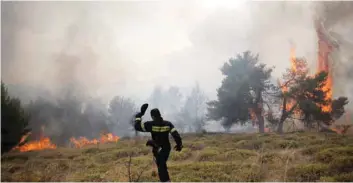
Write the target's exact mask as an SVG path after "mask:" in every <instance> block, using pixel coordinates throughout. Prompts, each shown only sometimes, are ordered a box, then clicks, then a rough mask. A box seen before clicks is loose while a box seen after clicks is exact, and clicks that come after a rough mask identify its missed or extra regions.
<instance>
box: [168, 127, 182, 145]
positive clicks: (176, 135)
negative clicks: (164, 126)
mask: <svg viewBox="0 0 353 183" xmlns="http://www.w3.org/2000/svg"><path fill="white" fill-rule="evenodd" d="M170 134H171V135H172V137H173V139H174V141H175V143H176V146H175V148H176V149H177V150H178V151H180V150H181V149H182V147H183V142H182V140H181V137H180V134H179V132H178V131H177V130H176V128H175V127H174V125H173V124H172V123H170Z"/></svg>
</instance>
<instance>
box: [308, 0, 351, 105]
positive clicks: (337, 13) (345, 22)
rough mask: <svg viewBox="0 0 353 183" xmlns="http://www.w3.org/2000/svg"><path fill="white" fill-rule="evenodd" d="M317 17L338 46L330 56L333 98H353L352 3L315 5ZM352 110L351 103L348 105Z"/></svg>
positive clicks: (321, 3)
mask: <svg viewBox="0 0 353 183" xmlns="http://www.w3.org/2000/svg"><path fill="white" fill-rule="evenodd" d="M315 5H316V10H317V11H316V12H317V16H318V17H320V18H321V19H322V21H323V25H324V26H325V29H326V30H327V32H328V34H329V35H330V38H331V39H332V40H333V41H335V43H336V44H337V45H338V48H337V49H336V51H335V52H334V53H333V54H332V55H331V59H332V71H333V77H334V78H333V79H334V89H333V92H334V96H335V97H338V96H347V97H348V99H351V98H353V84H352V82H351V80H352V71H353V64H352V60H353V53H352V51H351V50H352V49H353V36H352V35H353V31H352V27H353V2H348V1H347V2H320V3H316V4H315ZM348 106H349V107H348V110H353V103H351V102H350V103H349V104H348Z"/></svg>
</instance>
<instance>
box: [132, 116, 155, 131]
mask: <svg viewBox="0 0 353 183" xmlns="http://www.w3.org/2000/svg"><path fill="white" fill-rule="evenodd" d="M134 128H135V130H136V131H139V132H151V129H152V127H151V124H150V122H148V121H147V122H142V118H141V117H135V125H134Z"/></svg>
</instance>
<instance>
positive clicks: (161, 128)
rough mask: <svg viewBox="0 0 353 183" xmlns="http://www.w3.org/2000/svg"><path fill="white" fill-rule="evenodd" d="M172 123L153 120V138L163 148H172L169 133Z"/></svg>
mask: <svg viewBox="0 0 353 183" xmlns="http://www.w3.org/2000/svg"><path fill="white" fill-rule="evenodd" d="M170 130H171V125H170V122H169V121H165V120H163V121H153V122H152V131H151V134H152V139H153V140H154V141H155V142H156V143H157V145H159V146H161V147H162V148H170V142H169V133H170Z"/></svg>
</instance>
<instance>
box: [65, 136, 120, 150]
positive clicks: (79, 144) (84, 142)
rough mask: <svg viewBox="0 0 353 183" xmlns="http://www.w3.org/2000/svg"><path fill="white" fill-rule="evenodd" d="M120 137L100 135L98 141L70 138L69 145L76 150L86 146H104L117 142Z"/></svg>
mask: <svg viewBox="0 0 353 183" xmlns="http://www.w3.org/2000/svg"><path fill="white" fill-rule="evenodd" d="M119 139H120V137H118V136H114V135H113V134H111V133H108V134H102V135H101V137H100V139H93V140H88V139H87V138H86V137H79V138H78V139H76V138H74V137H72V138H70V141H71V143H72V144H73V145H74V146H75V147H76V148H81V147H83V146H86V145H92V144H104V143H108V142H118V140H119Z"/></svg>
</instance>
